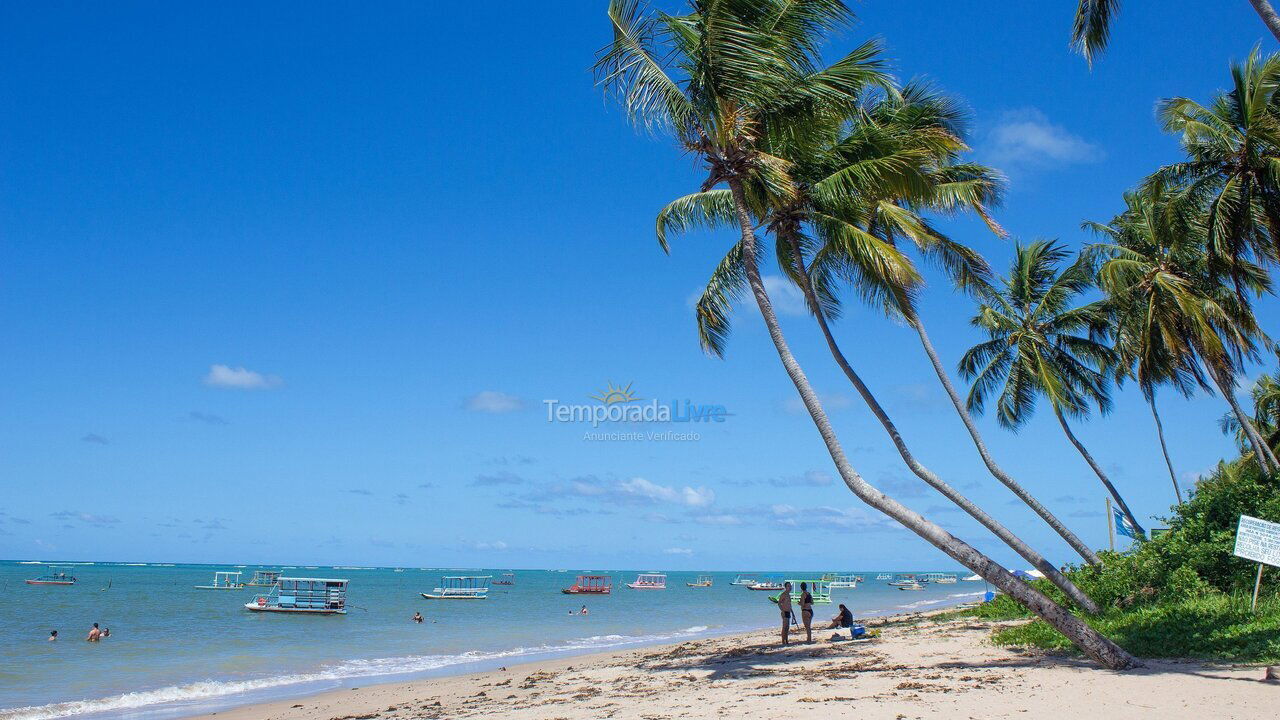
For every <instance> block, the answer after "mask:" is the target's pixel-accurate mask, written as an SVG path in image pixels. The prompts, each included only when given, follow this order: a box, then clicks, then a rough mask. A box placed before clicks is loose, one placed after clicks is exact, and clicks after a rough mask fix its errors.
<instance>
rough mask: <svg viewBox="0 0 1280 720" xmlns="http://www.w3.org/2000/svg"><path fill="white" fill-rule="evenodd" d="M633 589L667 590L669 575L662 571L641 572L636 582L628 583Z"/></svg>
mask: <svg viewBox="0 0 1280 720" xmlns="http://www.w3.org/2000/svg"><path fill="white" fill-rule="evenodd" d="M627 587H629V588H631V589H632V590H666V589H667V576H666V575H663V574H662V573H640V574H639V575H637V576H636V579H635V582H629V583H627Z"/></svg>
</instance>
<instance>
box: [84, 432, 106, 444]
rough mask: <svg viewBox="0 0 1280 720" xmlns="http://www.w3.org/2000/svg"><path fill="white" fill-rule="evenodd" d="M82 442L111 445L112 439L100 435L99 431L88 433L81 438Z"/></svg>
mask: <svg viewBox="0 0 1280 720" xmlns="http://www.w3.org/2000/svg"><path fill="white" fill-rule="evenodd" d="M80 442H87V443H92V444H94V445H110V444H111V441H110V440H108V439H106V438H105V437H103V436H101V435H99V434H98V433H89V434H88V435H85V436H84V437H82V438H80Z"/></svg>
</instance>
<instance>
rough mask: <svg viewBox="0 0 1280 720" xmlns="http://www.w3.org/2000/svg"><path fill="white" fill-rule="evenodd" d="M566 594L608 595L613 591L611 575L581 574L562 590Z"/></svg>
mask: <svg viewBox="0 0 1280 720" xmlns="http://www.w3.org/2000/svg"><path fill="white" fill-rule="evenodd" d="M560 592H562V593H564V594H565V595H608V594H609V593H611V592H613V577H612V576H611V575H579V576H578V579H577V580H574V581H573V584H572V585H570V586H569V587H567V588H565V589H563V590H561V591H560Z"/></svg>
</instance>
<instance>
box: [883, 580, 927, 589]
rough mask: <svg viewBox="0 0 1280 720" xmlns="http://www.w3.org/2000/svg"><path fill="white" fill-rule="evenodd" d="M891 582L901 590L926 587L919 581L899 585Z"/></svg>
mask: <svg viewBox="0 0 1280 720" xmlns="http://www.w3.org/2000/svg"><path fill="white" fill-rule="evenodd" d="M889 584H890V585H894V586H896V587H897V588H898V589H899V590H923V589H924V585H921V584H920V583H918V582H913V583H907V584H905V585H898V584H897V583H889Z"/></svg>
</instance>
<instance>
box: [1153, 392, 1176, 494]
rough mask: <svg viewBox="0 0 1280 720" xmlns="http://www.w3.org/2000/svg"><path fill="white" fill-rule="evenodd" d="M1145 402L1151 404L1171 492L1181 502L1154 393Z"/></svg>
mask: <svg viewBox="0 0 1280 720" xmlns="http://www.w3.org/2000/svg"><path fill="white" fill-rule="evenodd" d="M1147 404H1148V405H1150V406H1151V417H1153V418H1155V419H1156V434H1157V435H1159V436H1160V451H1161V452H1163V453H1164V464H1165V465H1167V466H1168V467H1169V479H1170V480H1172V481H1173V494H1174V495H1177V496H1178V504H1179V505H1181V504H1182V489H1181V488H1179V487H1178V474H1177V473H1175V472H1174V471H1173V461H1172V460H1170V459H1169V446H1168V445H1166V444H1165V442H1164V424H1163V423H1161V422H1160V413H1159V412H1158V411H1157V410H1156V396H1155V393H1152V394H1151V395H1149V396H1147Z"/></svg>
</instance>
